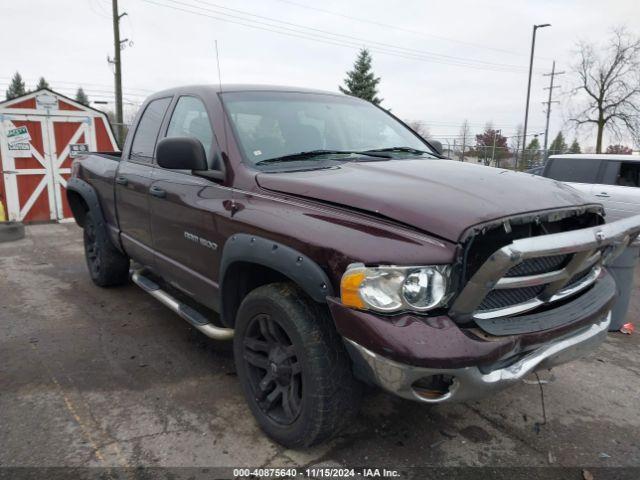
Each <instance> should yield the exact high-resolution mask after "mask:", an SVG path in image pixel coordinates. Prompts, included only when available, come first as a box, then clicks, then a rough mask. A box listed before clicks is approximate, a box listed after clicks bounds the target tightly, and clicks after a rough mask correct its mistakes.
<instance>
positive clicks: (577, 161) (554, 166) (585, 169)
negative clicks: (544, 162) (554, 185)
mask: <svg viewBox="0 0 640 480" xmlns="http://www.w3.org/2000/svg"><path fill="white" fill-rule="evenodd" d="M549 162H550V164H549V166H548V167H547V169H546V171H545V174H544V176H545V177H548V178H553V179H554V180H559V181H561V182H576V183H596V182H597V180H598V170H599V168H600V161H598V160H592V159H585V158H552V159H551V160H550V161H549Z"/></svg>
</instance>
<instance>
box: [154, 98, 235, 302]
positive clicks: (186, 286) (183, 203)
mask: <svg viewBox="0 0 640 480" xmlns="http://www.w3.org/2000/svg"><path fill="white" fill-rule="evenodd" d="M175 136H180V137H184V136H189V137H194V138H196V139H198V140H199V141H200V142H201V143H202V144H203V146H204V148H205V151H206V152H207V159H208V163H209V167H210V168H211V167H212V166H214V165H213V164H214V158H215V157H214V152H217V151H218V149H217V146H216V142H215V140H214V135H213V129H212V127H211V122H210V115H209V113H208V112H207V109H206V106H205V104H204V102H203V101H202V100H200V99H199V98H197V97H194V96H182V97H179V98H178V99H177V101H176V102H175V106H174V108H173V111H172V113H171V117H170V120H169V123H168V126H167V130H166V134H165V135H164V137H175ZM161 137H162V136H161ZM149 194H150V196H149V199H150V200H149V201H150V205H151V232H152V237H153V243H154V250H155V256H156V257H155V269H156V270H157V271H158V273H159V274H160V275H161V276H162V277H163V278H164V279H165V280H166V281H168V282H170V283H171V284H172V285H174V286H175V287H177V288H179V289H180V290H182V291H184V292H186V293H188V294H189V295H190V296H192V297H193V298H195V299H196V300H198V301H199V302H200V303H202V304H204V305H206V306H208V307H210V308H214V309H215V308H217V304H216V298H217V292H218V266H219V263H220V254H221V250H222V247H223V242H224V238H223V237H222V236H221V235H220V233H219V231H218V219H219V218H221V217H228V212H227V210H226V209H225V207H224V201H225V200H227V199H229V200H230V199H231V190H230V189H228V188H225V187H223V186H221V185H219V184H216V183H214V182H213V181H212V180H209V179H205V178H201V177H197V176H195V175H193V174H192V173H191V172H190V171H187V170H168V169H164V168H161V167H159V166H158V165H154V169H153V183H152V184H151V187H150V189H149Z"/></svg>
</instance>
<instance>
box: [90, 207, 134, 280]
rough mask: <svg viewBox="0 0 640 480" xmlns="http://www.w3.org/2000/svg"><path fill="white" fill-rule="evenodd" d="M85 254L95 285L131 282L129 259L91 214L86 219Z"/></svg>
mask: <svg viewBox="0 0 640 480" xmlns="http://www.w3.org/2000/svg"><path fill="white" fill-rule="evenodd" d="M84 254H85V259H86V260H87V267H88V268H89V275H90V276H91V280H93V283H95V284H96V285H98V286H99V287H110V286H114V285H123V284H125V283H126V282H127V281H128V280H129V257H127V256H126V255H124V254H122V253H121V252H120V251H118V250H117V249H116V248H115V247H114V246H113V244H112V243H111V241H110V240H109V238H107V233H106V232H105V229H104V227H103V226H101V225H100V224H98V222H97V220H96V218H95V217H94V215H93V214H92V213H91V212H87V215H86V216H85V219H84Z"/></svg>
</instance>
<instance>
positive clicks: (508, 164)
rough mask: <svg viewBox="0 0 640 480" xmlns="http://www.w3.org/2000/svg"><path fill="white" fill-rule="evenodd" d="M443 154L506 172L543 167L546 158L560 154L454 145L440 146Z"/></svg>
mask: <svg viewBox="0 0 640 480" xmlns="http://www.w3.org/2000/svg"><path fill="white" fill-rule="evenodd" d="M442 148H443V150H444V151H443V153H444V155H445V156H447V157H449V158H450V159H452V160H459V161H463V162H469V163H477V164H480V165H487V166H490V167H497V168H505V169H508V170H519V171H526V170H530V169H533V168H537V167H543V166H544V164H545V162H546V160H547V158H549V156H551V155H556V154H560V153H563V152H556V151H553V150H547V151H546V152H545V150H544V149H539V150H524V151H523V150H522V149H521V148H519V149H515V148H513V147H493V146H464V147H463V146H462V145H456V144H455V143H446V142H444V143H443V144H442Z"/></svg>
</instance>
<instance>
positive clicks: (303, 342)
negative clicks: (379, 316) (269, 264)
mask: <svg viewBox="0 0 640 480" xmlns="http://www.w3.org/2000/svg"><path fill="white" fill-rule="evenodd" d="M234 356H235V362H236V368H237V370H238V377H239V379H240V383H241V385H242V388H243V390H244V394H245V397H246V399H247V402H248V404H249V408H250V409H251V412H252V413H253V415H254V416H255V418H256V420H257V421H258V424H259V425H260V427H261V428H262V430H264V432H265V433H266V434H267V435H268V436H269V437H271V438H273V439H274V440H275V441H277V442H278V443H280V444H282V445H284V446H286V447H288V448H300V447H309V446H311V445H315V444H318V443H320V442H322V441H324V440H326V439H328V438H329V437H331V436H332V435H335V434H336V433H337V432H339V431H340V430H341V429H342V428H343V427H344V426H346V425H347V424H348V423H349V421H350V420H351V419H352V418H353V417H354V416H355V415H356V413H357V412H358V408H359V403H360V394H361V384H360V383H359V382H358V381H357V380H355V379H354V377H353V374H352V372H351V362H350V359H349V356H348V354H347V352H346V350H345V348H344V345H343V344H342V340H341V338H340V336H339V335H338V333H337V332H336V330H335V327H334V325H333V322H332V320H331V317H330V316H329V313H328V311H327V309H326V308H324V307H323V306H321V305H319V304H318V303H316V302H314V301H313V300H311V299H310V298H309V297H308V296H307V295H305V294H304V292H302V291H301V290H300V289H298V288H297V287H296V286H295V285H293V284H289V283H274V284H269V285H264V286H262V287H258V288H256V289H255V290H253V291H252V292H250V293H249V294H248V295H247V296H246V297H245V299H244V300H243V302H242V304H241V305H240V309H239V310H238V315H237V319H236V325H235V336H234Z"/></svg>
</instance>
